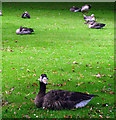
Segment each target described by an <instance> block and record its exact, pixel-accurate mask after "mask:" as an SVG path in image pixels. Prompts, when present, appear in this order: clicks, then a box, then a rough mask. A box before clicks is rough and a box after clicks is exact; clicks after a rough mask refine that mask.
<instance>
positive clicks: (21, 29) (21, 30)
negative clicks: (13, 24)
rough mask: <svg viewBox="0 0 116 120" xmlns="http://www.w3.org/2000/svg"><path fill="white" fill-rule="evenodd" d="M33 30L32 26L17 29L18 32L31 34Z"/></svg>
mask: <svg viewBox="0 0 116 120" xmlns="http://www.w3.org/2000/svg"><path fill="white" fill-rule="evenodd" d="M32 32H34V30H33V29H32V28H27V27H22V26H21V27H20V28H19V29H17V30H16V34H31V33H32Z"/></svg>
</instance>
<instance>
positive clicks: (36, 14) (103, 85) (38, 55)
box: [2, 3, 114, 118]
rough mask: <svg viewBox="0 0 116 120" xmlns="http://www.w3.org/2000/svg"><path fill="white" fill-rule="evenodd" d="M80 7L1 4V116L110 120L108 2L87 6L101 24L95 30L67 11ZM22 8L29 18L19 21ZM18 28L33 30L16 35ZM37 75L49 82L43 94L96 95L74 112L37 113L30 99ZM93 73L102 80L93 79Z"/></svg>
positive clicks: (111, 44)
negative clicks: (101, 26) (78, 93)
mask: <svg viewBox="0 0 116 120" xmlns="http://www.w3.org/2000/svg"><path fill="white" fill-rule="evenodd" d="M84 4H86V3H3V5H2V10H3V16H2V44H3V49H4V50H3V51H2V58H3V59H2V67H3V70H2V75H3V80H2V95H3V96H2V100H3V107H2V117H3V118H22V117H27V118H28V117H31V118H37V117H38V118H65V117H70V118H100V117H103V118H108V117H109V118H114V93H113V92H114V80H113V75H114V52H113V51H114V11H113V9H114V3H91V5H92V8H91V10H90V11H89V15H91V14H92V13H94V14H95V16H96V19H97V22H101V23H105V24H106V26H105V27H104V28H103V29H100V30H96V29H89V28H88V25H86V24H84V20H83V15H82V14H81V13H73V12H70V11H69V8H70V7H72V6H73V5H76V6H78V7H80V6H82V5H84ZM25 10H27V11H28V12H29V13H30V15H31V19H22V18H21V17H20V16H21V14H22V13H23V12H24V11H25ZM20 26H25V27H32V28H33V29H35V32H34V34H31V35H16V33H15V31H16V29H18V28H19V27H20ZM16 40H17V42H15V41H16ZM74 61H76V62H78V64H73V62H74ZM42 73H45V74H47V75H48V78H49V81H48V82H49V83H50V84H48V86H47V92H48V91H49V90H52V89H63V90H71V91H80V92H86V93H90V94H96V95H99V97H97V98H94V99H93V100H92V101H90V102H89V104H88V105H87V106H86V107H84V108H81V109H76V110H61V111H52V110H43V109H38V108H36V107H35V105H34V103H33V100H34V98H35V96H36V94H37V93H38V91H39V86H37V85H38V82H37V81H36V79H38V78H39V76H40V75H41V74H42ZM98 73H100V74H101V75H105V76H102V77H101V78H97V77H95V76H93V75H97V74H98ZM35 75H36V76H35ZM69 79H70V81H69ZM35 83H36V84H37V85H36V84H35ZM53 83H55V84H63V86H58V85H53ZM109 88H110V89H109ZM11 89H12V90H11ZM102 90H103V91H102ZM9 91H10V92H9ZM106 103H107V104H108V106H103V104H106ZM100 115H101V116H100Z"/></svg>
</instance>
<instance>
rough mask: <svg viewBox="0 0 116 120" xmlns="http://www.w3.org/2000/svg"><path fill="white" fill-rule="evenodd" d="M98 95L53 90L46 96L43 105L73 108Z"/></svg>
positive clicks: (55, 107)
mask: <svg viewBox="0 0 116 120" xmlns="http://www.w3.org/2000/svg"><path fill="white" fill-rule="evenodd" d="M95 96H96V95H88V94H86V93H81V92H72V91H65V90H51V91H49V92H48V93H47V94H46V95H45V96H44V101H43V107H45V108H50V109H53V110H54V109H56V110H59V109H71V108H73V107H74V106H75V105H76V104H77V103H80V102H81V101H84V100H89V99H91V98H92V97H95Z"/></svg>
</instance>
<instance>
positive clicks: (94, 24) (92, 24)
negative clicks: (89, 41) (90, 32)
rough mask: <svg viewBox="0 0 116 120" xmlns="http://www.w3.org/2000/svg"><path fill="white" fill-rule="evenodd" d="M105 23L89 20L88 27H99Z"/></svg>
mask: <svg viewBox="0 0 116 120" xmlns="http://www.w3.org/2000/svg"><path fill="white" fill-rule="evenodd" d="M105 25H106V24H103V23H95V22H90V23H89V28H94V29H101V28H103V27H104V26H105Z"/></svg>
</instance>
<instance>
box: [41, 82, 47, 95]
mask: <svg viewBox="0 0 116 120" xmlns="http://www.w3.org/2000/svg"><path fill="white" fill-rule="evenodd" d="M39 84H40V91H39V93H45V92H46V85H45V84H44V83H43V82H39Z"/></svg>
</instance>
